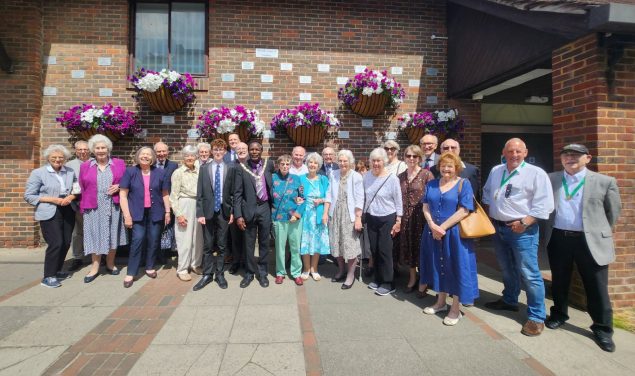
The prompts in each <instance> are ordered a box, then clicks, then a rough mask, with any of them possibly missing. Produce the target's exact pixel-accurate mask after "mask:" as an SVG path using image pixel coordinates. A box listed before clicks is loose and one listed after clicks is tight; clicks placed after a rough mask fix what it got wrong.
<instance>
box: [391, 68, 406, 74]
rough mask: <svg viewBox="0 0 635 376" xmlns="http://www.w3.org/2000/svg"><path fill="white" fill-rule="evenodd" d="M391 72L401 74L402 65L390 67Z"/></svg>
mask: <svg viewBox="0 0 635 376" xmlns="http://www.w3.org/2000/svg"><path fill="white" fill-rule="evenodd" d="M390 73H391V74H403V67H392V68H390Z"/></svg>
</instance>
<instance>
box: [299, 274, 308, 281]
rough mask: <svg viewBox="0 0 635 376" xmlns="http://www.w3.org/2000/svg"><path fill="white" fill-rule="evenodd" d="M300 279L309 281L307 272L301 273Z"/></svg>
mask: <svg viewBox="0 0 635 376" xmlns="http://www.w3.org/2000/svg"><path fill="white" fill-rule="evenodd" d="M300 278H302V279H303V280H305V281H306V280H307V279H309V272H303V273H302V274H300Z"/></svg>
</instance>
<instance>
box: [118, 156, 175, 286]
mask: <svg viewBox="0 0 635 376" xmlns="http://www.w3.org/2000/svg"><path fill="white" fill-rule="evenodd" d="M156 160H157V155H156V153H155V152H154V150H153V149H152V148H150V147H147V146H144V147H142V148H140V149H139V150H137V153H136V154H135V157H134V161H135V163H136V165H135V166H132V167H128V168H127V169H126V172H125V174H124V175H123V177H122V178H121V182H119V189H120V192H119V194H120V197H121V198H120V202H121V210H122V211H123V219H124V225H125V226H126V227H128V228H131V229H132V240H131V242H130V256H129V257H128V270H127V273H126V274H127V275H126V277H125V278H124V281H123V287H125V288H128V287H131V286H132V283H133V280H134V277H135V276H136V275H137V273H138V271H139V263H140V262H141V255H142V253H143V247H144V245H145V251H146V272H145V273H146V275H147V276H148V277H150V278H156V277H157V272H156V270H154V258H155V254H156V252H157V249H158V248H159V241H160V237H161V228H162V227H163V225H164V224H165V225H168V224H169V223H170V199H169V196H168V191H169V190H170V181H169V180H168V179H167V178H166V175H165V170H164V169H162V168H157V167H156V166H155V162H156Z"/></svg>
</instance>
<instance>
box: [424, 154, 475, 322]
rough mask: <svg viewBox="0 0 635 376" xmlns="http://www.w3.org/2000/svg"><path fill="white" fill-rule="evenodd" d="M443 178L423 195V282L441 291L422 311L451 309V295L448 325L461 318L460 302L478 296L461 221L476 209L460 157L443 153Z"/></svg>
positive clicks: (472, 259)
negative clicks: (461, 230)
mask: <svg viewBox="0 0 635 376" xmlns="http://www.w3.org/2000/svg"><path fill="white" fill-rule="evenodd" d="M438 167H439V170H440V174H441V178H440V179H435V180H432V181H431V182H429V183H428V186H427V188H426V193H425V195H424V196H423V199H422V202H423V215H424V217H425V219H426V222H427V223H426V225H425V228H424V229H423V235H422V240H421V256H420V262H421V266H420V271H421V284H424V285H429V286H430V287H431V288H432V289H434V290H436V291H437V292H438V295H437V301H436V303H435V304H434V305H432V306H430V307H426V308H425V309H424V310H423V312H424V313H426V314H429V315H433V314H435V313H437V312H444V311H447V310H448V306H447V304H446V299H447V296H448V294H449V295H452V306H451V307H450V311H449V312H448V314H447V316H446V317H445V318H444V319H443V324H445V325H450V326H452V325H456V324H457V323H458V322H459V320H460V319H461V311H460V303H463V304H473V303H474V299H475V298H477V297H478V282H477V275H476V256H475V254H474V250H473V245H472V241H471V240H470V239H462V238H461V237H460V235H459V226H458V223H459V222H460V221H461V219H463V218H465V217H466V216H467V215H468V214H469V212H470V211H472V210H474V202H473V198H472V197H473V193H472V186H471V185H470V182H469V180H467V179H461V178H460V177H459V174H460V173H461V170H462V169H463V164H462V162H461V158H459V157H458V156H456V155H454V154H452V153H444V154H443V155H441V158H440V159H439V164H438Z"/></svg>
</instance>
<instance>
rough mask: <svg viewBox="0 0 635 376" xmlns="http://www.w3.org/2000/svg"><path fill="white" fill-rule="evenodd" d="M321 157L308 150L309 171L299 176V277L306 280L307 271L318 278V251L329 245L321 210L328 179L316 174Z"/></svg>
mask: <svg viewBox="0 0 635 376" xmlns="http://www.w3.org/2000/svg"><path fill="white" fill-rule="evenodd" d="M322 163H323V160H322V157H321V156H320V155H319V154H318V153H311V154H309V155H307V157H306V166H307V168H308V170H309V173H308V174H306V175H302V176H301V177H300V183H301V184H302V191H303V192H302V193H303V194H302V195H303V197H304V204H303V205H304V207H303V213H302V241H301V243H300V255H301V256H302V264H303V269H302V275H301V277H302V279H303V280H307V279H308V278H309V274H310V275H311V277H312V278H313V280H315V281H319V280H320V279H322V277H321V276H320V273H318V269H317V268H318V261H319V260H320V255H327V254H329V253H331V247H330V246H329V232H328V227H327V224H328V213H326V212H325V211H324V199H325V198H326V192H327V191H328V189H329V179H328V178H327V177H326V176H324V175H319V174H318V171H320V169H321V168H322Z"/></svg>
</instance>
